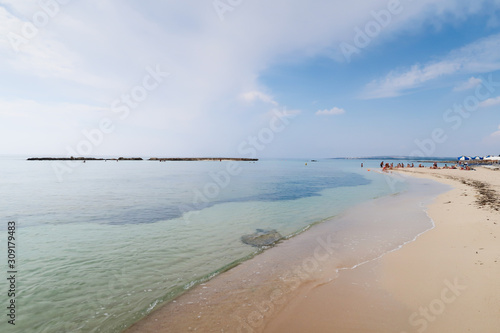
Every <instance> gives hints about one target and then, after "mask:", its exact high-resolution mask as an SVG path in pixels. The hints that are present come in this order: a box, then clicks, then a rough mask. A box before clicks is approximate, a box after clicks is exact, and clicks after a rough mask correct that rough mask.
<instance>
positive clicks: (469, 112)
mask: <svg viewBox="0 0 500 333" xmlns="http://www.w3.org/2000/svg"><path fill="white" fill-rule="evenodd" d="M499 14H500V1H498V0H489V1H486V0H484V1H483V0H470V1H466V0H419V1H411V0H400V1H398V0H384V1H378V0H355V1H340V0H335V1H324V0H307V1H306V0H303V1H302V0H288V1H285V0H265V1H264V0H252V1H250V0H203V1H201V0H191V1H173V0H172V1H170V0H166V1H152V0H145V1H132V0H109V1H94V0H87V1H82V0H72V1H71V0H42V1H34V0H30V1H28V0H0V58H1V61H0V154H26V155H55V156H66V155H86V156H87V155H89V156H90V155H93V156H99V155H111V156H117V155H120V156H142V157H150V156H186V157H188V156H222V155H223V156H233V157H253V156H257V157H261V158H266V157H312V158H321V157H338V156H367V155H420V156H458V155H462V154H468V155H478V154H480V155H482V154H496V155H498V154H500V19H499V17H500V16H499Z"/></svg>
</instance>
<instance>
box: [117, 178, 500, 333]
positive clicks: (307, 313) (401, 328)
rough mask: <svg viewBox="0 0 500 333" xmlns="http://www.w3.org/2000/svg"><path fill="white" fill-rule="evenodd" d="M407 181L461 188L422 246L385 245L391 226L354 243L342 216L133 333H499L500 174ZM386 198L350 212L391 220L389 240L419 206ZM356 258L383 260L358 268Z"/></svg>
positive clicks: (440, 209)
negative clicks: (382, 238) (381, 237)
mask: <svg viewBox="0 0 500 333" xmlns="http://www.w3.org/2000/svg"><path fill="white" fill-rule="evenodd" d="M394 174H396V171H394ZM407 174H411V176H412V177H420V178H425V179H433V180H436V181H438V182H440V183H444V184H447V185H450V186H452V190H451V191H448V192H446V193H444V194H441V195H439V196H438V197H437V198H436V199H435V200H434V202H433V203H432V204H431V205H430V206H429V207H428V211H427V213H428V215H429V216H430V217H431V218H432V220H433V221H434V224H435V227H434V228H428V229H429V230H427V229H424V230H421V233H420V230H411V232H412V233H415V232H417V233H420V235H419V236H418V238H417V239H416V240H415V241H409V242H408V243H406V244H405V245H404V246H402V247H401V248H399V249H397V250H394V251H391V252H388V253H387V249H390V246H391V244H388V245H387V246H388V247H387V248H385V247H384V245H383V244H381V243H377V242H376V241H375V240H376V239H378V238H379V236H378V235H377V232H378V231H379V230H378V229H379V228H380V225H377V228H376V229H375V228H374V229H372V230H370V229H368V230H367V231H366V235H364V236H363V237H362V238H356V239H349V238H348V237H351V236H348V235H347V234H343V233H342V228H341V227H342V223H348V222H351V221H343V220H342V217H340V218H339V219H338V220H337V224H336V225H337V227H338V229H336V228H335V227H332V225H331V224H328V223H323V224H319V225H316V226H314V227H312V228H311V230H308V231H307V232H304V233H302V234H300V235H299V236H296V237H294V238H293V239H290V240H287V241H284V242H282V243H280V244H279V245H278V246H276V247H274V248H272V249H270V250H268V251H265V252H264V253H262V254H260V255H258V256H257V257H255V258H253V259H251V260H249V261H247V262H245V263H243V264H241V265H239V266H237V267H235V268H233V269H232V270H230V271H228V272H225V273H223V274H221V275H219V276H217V277H215V278H214V279H212V280H210V281H208V282H207V283H205V284H201V285H198V286H196V287H194V288H193V289H191V290H190V291H189V292H187V293H185V294H184V295H182V296H181V297H179V298H178V299H177V300H175V301H174V302H171V303H168V304H166V305H165V306H163V307H161V308H159V309H158V310H157V311H154V312H153V313H151V314H150V315H149V316H148V317H147V318H145V319H144V320H142V321H140V322H138V323H137V324H135V325H134V326H132V327H131V328H129V329H128V330H127V331H126V332H191V331H198V332H400V333H403V332H407V333H410V332H486V333H489V332H491V333H494V332H498V327H500V284H498V276H500V263H499V261H500V245H499V239H497V238H499V237H500V214H499V211H498V210H499V209H500V200H499V192H500V171H493V170H489V169H485V168H477V171H462V170H449V169H446V170H444V169H439V170H431V169H420V168H418V169H404V170H402V171H397V175H396V177H402V178H401V180H402V181H405V179H407V178H406V177H407V176H406V175H407ZM398 175H399V176H398ZM424 185H426V184H424ZM382 200H398V199H397V198H396V199H395V198H386V199H382ZM382 203H383V204H380V205H377V204H373V203H371V204H370V205H371V206H370V205H368V206H363V207H361V209H359V208H358V210H360V212H350V213H349V214H350V215H349V216H350V217H352V216H354V217H357V218H358V219H362V217H363V214H374V213H377V214H380V218H381V219H382V220H387V221H388V223H387V226H385V228H386V229H385V230H382V232H384V233H386V234H387V233H390V231H391V230H393V229H394V227H395V225H393V224H391V223H397V222H398V221H401V218H402V217H403V218H405V219H409V218H412V213H411V212H412V210H411V209H412V206H411V205H414V204H415V203H414V202H413V201H411V200H405V201H392V202H382ZM388 204H390V205H392V206H391V209H387V205H388ZM377 209H378V210H377ZM352 214H359V215H352ZM364 227H365V228H366V226H364ZM402 237H404V235H399V234H398V235H395V236H394V239H398V240H400V239H402ZM390 242H391V241H390V238H389V243H390ZM343 244H349V246H348V247H345V248H344V247H343V246H344V245H343ZM349 251H354V252H356V253H357V255H358V256H359V255H361V256H363V258H364V256H366V258H368V259H370V258H372V257H373V256H375V259H373V260H372V259H370V260H367V261H366V263H364V264H361V265H358V266H356V267H354V268H353V267H350V266H349V265H350V264H349V263H350V258H349ZM377 251H380V253H385V254H384V255H383V256H380V257H377V253H379V252H377ZM339 267H340V269H339Z"/></svg>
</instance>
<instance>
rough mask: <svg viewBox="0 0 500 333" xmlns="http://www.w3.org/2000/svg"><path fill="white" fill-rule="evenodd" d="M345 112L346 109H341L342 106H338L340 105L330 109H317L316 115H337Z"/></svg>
mask: <svg viewBox="0 0 500 333" xmlns="http://www.w3.org/2000/svg"><path fill="white" fill-rule="evenodd" d="M344 113H345V110H344V109H341V108H338V107H334V108H332V109H330V110H328V109H325V110H318V111H316V113H315V114H316V115H317V116H336V115H340V114H344Z"/></svg>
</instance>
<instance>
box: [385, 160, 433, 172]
mask: <svg viewBox="0 0 500 333" xmlns="http://www.w3.org/2000/svg"><path fill="white" fill-rule="evenodd" d="M380 167H381V168H382V170H392V169H394V168H405V164H404V163H398V164H397V165H396V167H394V163H391V164H389V163H385V164H384V161H382V162H380ZM414 167H415V164H414V163H412V164H410V163H407V164H406V168H414ZM418 167H419V168H423V167H424V166H423V165H422V164H419V166H418Z"/></svg>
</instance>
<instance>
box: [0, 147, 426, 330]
mask: <svg viewBox="0 0 500 333" xmlns="http://www.w3.org/2000/svg"><path fill="white" fill-rule="evenodd" d="M395 162H396V161H395ZM361 163H364V165H363V167H362V166H361ZM379 164H380V161H378V160H366V161H363V160H357V159H353V160H351V159H319V160H317V161H312V160H308V159H266V160H259V161H240V162H235V161H196V162H195V161H176V162H158V161H147V160H144V161H119V162H117V161H112V160H108V161H87V162H86V163H83V162H81V161H78V162H61V161H27V160H26V156H3V157H0V198H1V205H0V242H1V249H0V261H1V262H2V267H3V269H2V270H3V272H2V275H3V278H2V282H1V283H0V304H1V306H0V308H2V309H3V312H4V313H2V318H3V319H2V320H1V321H0V332H37V333H41V332H47V333H49V332H50V333H53V332H122V331H123V330H124V329H126V328H127V327H129V326H130V325H131V324H133V323H134V322H136V321H138V320H140V319H141V318H143V317H145V316H147V315H148V314H149V313H150V312H151V311H154V310H155V309H157V308H158V307H159V306H161V305H162V304H164V303H166V302H169V301H172V300H173V299H175V298H176V297H177V296H179V295H180V294H182V293H184V292H185V291H187V290H189V289H190V288H192V287H193V286H195V285H197V284H199V283H203V282H206V281H207V280H209V279H211V278H212V277H214V276H216V275H218V274H221V273H223V272H224V271H227V270H228V269H231V268H232V267H234V266H236V265H238V264H240V263H241V262H243V261H245V260H248V259H249V258H252V257H254V256H256V255H258V254H259V253H260V252H262V251H265V250H266V248H258V247H253V246H250V245H247V244H245V243H243V242H242V240H241V237H242V236H243V235H248V234H252V233H255V232H256V230H257V229H263V230H276V231H277V232H279V233H280V234H281V235H282V236H283V237H284V238H292V237H294V236H295V235H297V234H299V233H302V232H307V229H309V228H310V227H311V226H313V225H315V224H318V223H323V222H324V221H330V222H329V223H335V218H336V217H337V216H339V215H341V214H342V213H343V212H345V211H346V210H348V209H352V208H353V207H355V206H356V205H360V204H362V203H366V202H369V201H370V200H374V199H377V198H382V197H387V196H397V195H398V194H400V193H404V192H405V191H407V190H408V182H407V181H406V180H405V179H404V178H403V179H396V178H394V177H392V176H390V175H387V174H383V173H381V172H379V171H380V169H379ZM61 170H64V172H63V173H62V172H61ZM429 225H431V221H429ZM348 227H349V226H348V225H347V226H343V227H342V228H348ZM371 227H373V225H372V226H371ZM357 228H358V229H359V224H358V225H357ZM9 238H10V239H9ZM8 260H13V261H8ZM11 265H12V266H11ZM12 277H14V278H12ZM11 304H14V305H15V308H14V310H13V311H12V305H11ZM9 307H10V308H9ZM9 314H10V315H11V316H9ZM12 314H13V316H12ZM12 318H14V321H13V322H12ZM9 321H11V322H10V323H9ZM13 323H14V324H15V325H13Z"/></svg>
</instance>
